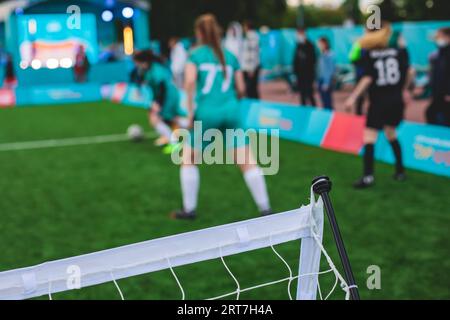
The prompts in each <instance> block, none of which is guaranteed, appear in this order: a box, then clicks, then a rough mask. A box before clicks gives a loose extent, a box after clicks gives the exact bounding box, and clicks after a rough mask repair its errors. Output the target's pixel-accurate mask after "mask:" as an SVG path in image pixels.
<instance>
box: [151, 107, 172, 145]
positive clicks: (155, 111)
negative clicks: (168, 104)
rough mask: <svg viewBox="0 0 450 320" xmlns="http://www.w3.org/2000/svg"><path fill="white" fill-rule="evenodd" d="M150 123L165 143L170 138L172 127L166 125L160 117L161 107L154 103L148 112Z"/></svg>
mask: <svg viewBox="0 0 450 320" xmlns="http://www.w3.org/2000/svg"><path fill="white" fill-rule="evenodd" d="M149 122H150V125H151V126H152V127H153V128H154V129H155V130H156V132H157V133H158V134H159V135H160V137H162V138H164V140H165V141H167V143H169V142H170V140H171V139H172V133H173V132H172V129H171V128H170V126H169V125H167V124H166V123H165V122H164V121H163V119H162V117H161V107H160V106H159V105H158V104H157V103H154V104H153V105H152V109H151V110H150V112H149Z"/></svg>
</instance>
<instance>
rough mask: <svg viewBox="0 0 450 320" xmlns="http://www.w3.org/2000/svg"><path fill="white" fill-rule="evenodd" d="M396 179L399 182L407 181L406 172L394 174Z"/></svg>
mask: <svg viewBox="0 0 450 320" xmlns="http://www.w3.org/2000/svg"><path fill="white" fill-rule="evenodd" d="M393 178H394V180H395V181H398V182H405V181H406V174H405V173H403V172H402V173H396V174H395V175H394V177H393Z"/></svg>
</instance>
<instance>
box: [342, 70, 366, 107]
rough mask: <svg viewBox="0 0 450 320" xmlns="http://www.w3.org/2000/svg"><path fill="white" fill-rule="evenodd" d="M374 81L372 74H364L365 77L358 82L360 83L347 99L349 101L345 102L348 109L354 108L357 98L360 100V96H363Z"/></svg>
mask: <svg viewBox="0 0 450 320" xmlns="http://www.w3.org/2000/svg"><path fill="white" fill-rule="evenodd" d="M372 82H373V79H372V77H370V76H364V77H363V78H362V79H361V80H360V81H359V82H358V84H357V85H356V88H355V90H353V92H352V94H351V95H350V97H348V99H347V101H346V103H345V106H346V107H347V108H348V109H351V108H353V106H354V105H355V103H356V100H358V99H359V97H361V96H362V95H363V94H364V92H366V91H367V89H369V87H370V86H371V84H372Z"/></svg>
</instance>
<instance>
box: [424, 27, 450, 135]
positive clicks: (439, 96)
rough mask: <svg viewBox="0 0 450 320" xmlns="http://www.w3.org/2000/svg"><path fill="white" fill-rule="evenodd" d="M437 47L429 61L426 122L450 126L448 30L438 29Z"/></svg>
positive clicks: (449, 29)
mask: <svg viewBox="0 0 450 320" xmlns="http://www.w3.org/2000/svg"><path fill="white" fill-rule="evenodd" d="M436 44H437V46H438V47H439V51H438V53H437V55H435V56H434V57H433V59H432V61H431V88H432V102H431V105H430V107H429V108H428V110H427V113H426V117H427V122H428V123H430V124H435V125H444V126H450V28H444V29H440V30H439V31H438V33H437V35H436Z"/></svg>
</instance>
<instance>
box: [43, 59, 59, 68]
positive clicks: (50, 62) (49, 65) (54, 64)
mask: <svg viewBox="0 0 450 320" xmlns="http://www.w3.org/2000/svg"><path fill="white" fill-rule="evenodd" d="M46 65H47V68H49V69H57V68H58V67H59V62H58V60H57V59H55V58H51V59H48V60H47V63H46Z"/></svg>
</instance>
